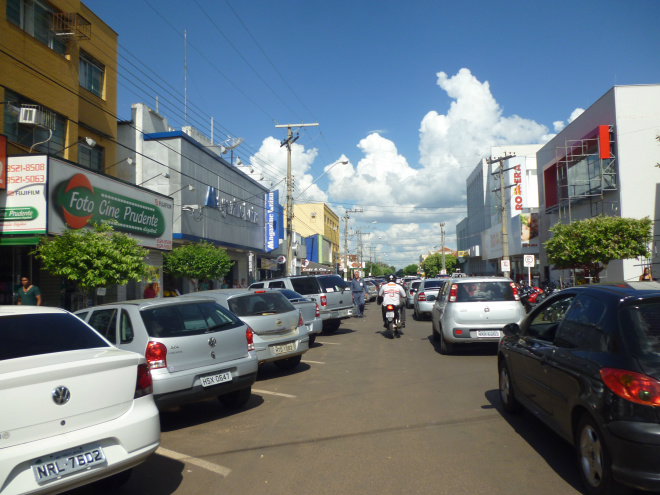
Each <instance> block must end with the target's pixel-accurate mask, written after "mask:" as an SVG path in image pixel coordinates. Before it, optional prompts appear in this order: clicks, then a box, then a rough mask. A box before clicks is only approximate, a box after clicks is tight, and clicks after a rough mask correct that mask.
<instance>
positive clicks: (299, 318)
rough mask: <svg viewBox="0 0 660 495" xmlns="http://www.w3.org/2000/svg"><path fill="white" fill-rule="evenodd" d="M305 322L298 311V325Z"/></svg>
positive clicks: (300, 325)
mask: <svg viewBox="0 0 660 495" xmlns="http://www.w3.org/2000/svg"><path fill="white" fill-rule="evenodd" d="M304 324H305V321H304V320H303V317H302V311H298V326H299V327H302V326H303V325H304Z"/></svg>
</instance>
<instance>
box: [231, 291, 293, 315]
mask: <svg viewBox="0 0 660 495" xmlns="http://www.w3.org/2000/svg"><path fill="white" fill-rule="evenodd" d="M227 303H228V304H229V309H230V310H231V311H232V312H233V313H234V314H235V315H237V316H257V315H264V314H280V313H288V312H289V311H293V310H295V308H294V307H293V304H291V303H290V302H289V300H288V299H287V298H286V297H284V296H283V295H282V294H280V293H279V292H265V293H259V294H247V295H240V296H238V297H232V298H230V299H228V300H227Z"/></svg>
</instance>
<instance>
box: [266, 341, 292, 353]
mask: <svg viewBox="0 0 660 495" xmlns="http://www.w3.org/2000/svg"><path fill="white" fill-rule="evenodd" d="M271 349H273V352H274V353H275V354H287V353H289V352H293V351H295V350H296V346H295V345H294V343H293V342H289V343H288V344H283V345H273V346H271Z"/></svg>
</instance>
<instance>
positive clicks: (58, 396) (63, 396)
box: [53, 387, 71, 406]
mask: <svg viewBox="0 0 660 495" xmlns="http://www.w3.org/2000/svg"><path fill="white" fill-rule="evenodd" d="M70 398H71V392H69V389H68V388H66V387H57V388H56V389H55V390H53V402H54V403H55V404H57V405H58V406H63V405H64V404H66V403H67V402H69V399H70Z"/></svg>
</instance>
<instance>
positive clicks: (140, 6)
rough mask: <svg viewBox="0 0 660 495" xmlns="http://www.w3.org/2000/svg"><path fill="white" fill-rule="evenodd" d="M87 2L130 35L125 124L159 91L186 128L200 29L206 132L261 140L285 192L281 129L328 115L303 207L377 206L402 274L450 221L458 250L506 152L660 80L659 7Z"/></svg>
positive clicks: (374, 212) (380, 244)
mask: <svg viewBox="0 0 660 495" xmlns="http://www.w3.org/2000/svg"><path fill="white" fill-rule="evenodd" d="M85 3H86V5H87V6H88V7H89V8H91V9H92V11H94V13H95V14H97V15H98V16H99V17H100V18H101V19H102V20H103V21H105V22H106V23H107V24H108V25H109V26H110V27H111V28H112V29H114V30H115V31H116V32H117V33H118V35H119V44H120V50H119V53H120V59H119V64H120V69H119V108H118V112H117V113H118V115H119V117H120V118H122V119H126V118H130V104H131V103H135V102H142V103H145V104H147V105H149V106H151V107H152V108H155V98H156V96H158V98H159V104H160V113H161V114H163V115H164V116H165V117H167V119H168V121H169V123H170V125H172V126H173V127H176V128H179V127H181V126H182V125H183V123H184V116H183V114H184V112H183V108H184V105H183V93H184V41H183V31H184V29H186V30H187V60H186V64H187V88H188V89H187V94H188V124H189V125H193V126H194V127H196V128H197V129H199V130H200V131H202V132H204V133H205V134H207V135H209V136H210V133H211V131H210V120H211V117H213V119H214V123H215V129H214V138H215V141H222V140H224V139H226V136H231V137H243V138H244V139H245V141H244V143H243V144H242V145H241V146H239V147H238V148H237V149H236V150H235V154H236V156H239V157H240V158H241V160H242V161H243V162H244V163H250V164H252V165H253V166H254V167H255V168H256V169H257V170H258V171H260V172H258V173H260V174H262V175H264V177H265V179H266V180H268V181H272V182H273V184H274V187H278V184H279V186H281V185H282V183H281V182H280V181H281V179H282V178H283V177H284V176H285V167H286V155H285V152H284V148H280V146H279V142H280V141H281V140H282V139H284V138H285V137H286V130H285V129H276V128H275V124H276V123H279V124H290V123H300V122H306V123H311V122H318V123H319V126H318V127H313V128H307V129H304V130H301V131H300V139H299V140H298V141H297V142H296V144H295V145H294V154H293V157H294V163H293V170H294V175H295V181H296V186H297V191H298V192H300V191H303V190H305V192H304V194H302V195H300V196H299V197H298V198H297V201H299V202H305V201H325V202H327V203H329V204H332V205H334V207H335V211H336V212H337V213H338V214H339V215H340V216H342V215H343V213H344V208H353V207H355V208H362V209H363V210H364V213H361V214H356V215H354V218H352V219H351V221H350V222H349V227H350V228H352V229H355V228H360V227H367V228H365V230H371V231H372V232H373V233H372V234H371V235H370V236H369V237H368V238H365V244H366V245H373V246H376V247H377V249H378V251H379V252H380V253H381V254H382V257H384V256H385V253H387V254H388V260H389V261H390V262H391V264H394V265H396V266H397V267H402V266H404V265H407V264H409V263H415V262H416V260H417V258H418V256H419V254H421V253H423V252H426V251H427V250H428V249H429V248H431V247H432V246H436V245H439V244H440V236H439V230H440V229H439V226H438V223H439V222H445V223H446V233H447V234H446V244H447V245H448V246H450V247H455V245H456V240H455V225H456V223H457V222H458V221H460V220H461V219H462V218H463V217H464V216H465V214H466V209H465V199H464V196H465V179H466V177H467V175H468V174H469V173H470V171H471V170H472V169H473V168H474V166H475V165H476V164H477V163H478V161H479V159H480V157H481V156H485V154H486V153H487V152H488V150H489V147H490V146H493V145H502V144H533V143H543V142H545V141H546V140H548V139H549V138H550V137H551V136H552V135H553V133H555V132H557V131H558V130H559V129H561V126H562V125H566V124H567V123H568V122H569V120H570V119H571V115H575V114H576V113H574V112H575V111H576V109H580V108H582V109H585V108H587V107H589V106H590V105H592V104H593V103H594V102H595V101H596V100H597V99H598V98H600V97H601V96H602V95H603V94H604V93H605V92H606V91H608V90H609V89H610V88H611V87H612V86H614V85H617V84H618V85H623V84H656V83H660V35H659V34H658V19H660V1H658V0H635V1H622V0H619V1H611V0H598V1H590V0H588V1H579V2H575V1H564V0H558V1H553V2H543V3H541V2H529V1H507V2H503V1H472V2H447V1H407V2H404V1H387V0H384V1H372V0H369V1H359V0H353V1H350V2H349V1H345V0H336V1H333V2H318V1H309V0H307V1H298V0H293V1H289V2H274V1H272V0H271V1H265V0H254V1H253V0H244V1H242V2H238V1H236V0H189V1H187V2H180V1H173V0H158V1H157V0H134V1H131V2H127V1H124V0H117V1H114V2H108V1H107V0H88V1H87V2H85ZM183 7H185V8H183ZM147 75H148V77H147ZM577 113H579V110H578V112H577ZM560 122H561V123H562V124H560ZM340 159H347V160H348V161H349V164H347V165H337V166H335V167H333V168H332V169H331V170H330V171H329V172H328V173H327V174H326V175H325V176H323V177H322V178H321V179H320V180H319V181H318V182H316V183H314V184H312V183H313V181H314V180H315V179H317V178H318V177H319V176H320V175H321V174H323V172H324V170H327V167H328V166H329V165H332V164H333V163H335V162H336V161H337V160H340ZM310 184H312V185H311V187H310ZM297 194H298V193H294V197H296V195H297ZM374 221H375V222H377V223H375V224H374V223H372V222H374ZM342 232H343V224H342ZM379 238H380V239H379ZM342 243H343V240H342Z"/></svg>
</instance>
